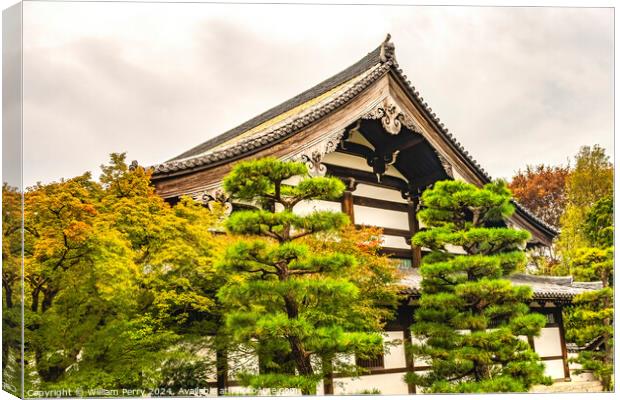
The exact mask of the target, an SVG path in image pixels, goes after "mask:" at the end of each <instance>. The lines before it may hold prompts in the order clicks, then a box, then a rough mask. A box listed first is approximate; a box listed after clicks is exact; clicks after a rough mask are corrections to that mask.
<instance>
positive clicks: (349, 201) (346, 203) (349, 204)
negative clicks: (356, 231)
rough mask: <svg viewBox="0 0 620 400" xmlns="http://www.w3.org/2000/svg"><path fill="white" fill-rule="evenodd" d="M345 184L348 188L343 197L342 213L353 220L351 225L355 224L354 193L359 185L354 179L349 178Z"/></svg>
mask: <svg viewBox="0 0 620 400" xmlns="http://www.w3.org/2000/svg"><path fill="white" fill-rule="evenodd" d="M345 184H346V185H347V188H346V189H345V191H344V194H343V195H342V203H341V206H342V212H343V213H345V214H347V215H348V216H349V219H350V220H351V223H352V224H354V223H355V213H354V212H353V191H354V190H355V187H356V186H357V184H356V182H355V179H354V178H348V179H347V180H345Z"/></svg>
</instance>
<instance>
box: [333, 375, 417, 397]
mask: <svg viewBox="0 0 620 400" xmlns="http://www.w3.org/2000/svg"><path fill="white" fill-rule="evenodd" d="M404 377H405V373H404V372H401V373H393V374H381V375H364V376H360V377H357V378H335V379H334V394H358V393H361V392H363V391H370V390H373V389H376V390H378V391H379V392H380V393H381V394H407V384H406V383H405V380H404Z"/></svg>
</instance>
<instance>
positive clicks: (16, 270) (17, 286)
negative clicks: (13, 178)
mask: <svg viewBox="0 0 620 400" xmlns="http://www.w3.org/2000/svg"><path fill="white" fill-rule="evenodd" d="M21 249H22V194H21V193H20V192H19V191H18V190H17V188H14V187H11V186H9V185H7V184H6V183H5V184H4V185H3V186H2V382H3V389H4V390H7V391H10V392H11V393H12V394H14V395H15V396H20V395H21V390H20V388H21V365H20V364H21V304H22V300H21Z"/></svg>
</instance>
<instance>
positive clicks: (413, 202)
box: [407, 196, 422, 268]
mask: <svg viewBox="0 0 620 400" xmlns="http://www.w3.org/2000/svg"><path fill="white" fill-rule="evenodd" d="M419 204H420V198H419V197H417V196H416V197H411V198H410V200H409V203H408V204H407V206H408V209H409V235H410V236H411V237H413V236H414V235H415V234H416V233H418V232H419V231H420V222H419V221H418V205H419ZM420 264H422V248H420V246H414V245H413V243H412V244H411V266H412V267H413V268H418V267H419V266H420Z"/></svg>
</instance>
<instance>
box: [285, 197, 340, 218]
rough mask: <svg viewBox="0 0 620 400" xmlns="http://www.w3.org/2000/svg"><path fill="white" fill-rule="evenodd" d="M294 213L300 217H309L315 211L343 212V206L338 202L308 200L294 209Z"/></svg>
mask: <svg viewBox="0 0 620 400" xmlns="http://www.w3.org/2000/svg"><path fill="white" fill-rule="evenodd" d="M293 211H294V212H295V213H296V214H299V215H308V214H310V213H312V212H314V211H334V212H341V211H342V205H341V204H340V202H336V201H325V200H306V201H301V202H299V203H297V204H296V205H295V207H293Z"/></svg>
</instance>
